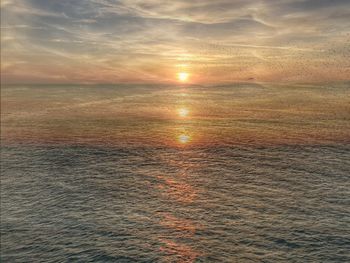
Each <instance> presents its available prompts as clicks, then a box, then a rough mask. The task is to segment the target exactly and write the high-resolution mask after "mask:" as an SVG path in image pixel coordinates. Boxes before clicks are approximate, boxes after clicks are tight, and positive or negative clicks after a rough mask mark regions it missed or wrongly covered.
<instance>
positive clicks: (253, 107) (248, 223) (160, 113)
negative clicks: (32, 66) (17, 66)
mask: <svg viewBox="0 0 350 263" xmlns="http://www.w3.org/2000/svg"><path fill="white" fill-rule="evenodd" d="M349 94H350V92H349V86H348V85H347V84H327V85H326V84H325V85H314V86H313V85H282V84H281V85H270V84H234V85H225V86H215V87H213V86H210V87H204V86H177V87H174V86H161V85H158V86H156V85H95V86H94V85H81V86H76V85H65V86H62V85H56V86H54V85H51V86H48V85H40V86H39V85H20V86H19V85H18V86H5V87H3V89H2V98H1V100H2V101H1V102H2V103H1V107H2V111H1V114H2V115H1V121H2V122H1V140H2V149H1V174H2V179H1V260H3V261H4V262H66V261H76V262H347V261H349V260H350V257H349V253H348V251H349V250H350V231H349V225H350V216H349V214H350V199H349V196H350V190H349V189H350V179H349V170H350V161H349V160H350V154H349V150H350V145H349V141H350V133H349V130H350V129H349V128H350V122H349V117H350V116H349V112H350V106H349V101H350V100H349Z"/></svg>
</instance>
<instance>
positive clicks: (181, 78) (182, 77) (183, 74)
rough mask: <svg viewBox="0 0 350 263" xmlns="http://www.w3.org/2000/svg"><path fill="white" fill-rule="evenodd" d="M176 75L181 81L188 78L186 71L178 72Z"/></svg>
mask: <svg viewBox="0 0 350 263" xmlns="http://www.w3.org/2000/svg"><path fill="white" fill-rule="evenodd" d="M177 77H178V79H179V80H180V81H181V82H186V81H187V79H188V73H187V72H180V73H179V74H177Z"/></svg>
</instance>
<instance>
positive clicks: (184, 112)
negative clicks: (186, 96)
mask: <svg viewBox="0 0 350 263" xmlns="http://www.w3.org/2000/svg"><path fill="white" fill-rule="evenodd" d="M177 112H178V114H179V116H180V117H182V118H184V117H187V116H188V114H189V112H190V111H189V109H188V108H185V107H182V108H179V109H178V110H177Z"/></svg>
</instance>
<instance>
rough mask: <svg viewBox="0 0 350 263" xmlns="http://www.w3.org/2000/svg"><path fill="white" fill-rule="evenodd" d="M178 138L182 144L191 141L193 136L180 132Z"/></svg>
mask: <svg viewBox="0 0 350 263" xmlns="http://www.w3.org/2000/svg"><path fill="white" fill-rule="evenodd" d="M177 140H178V142H179V143H181V144H187V143H189V142H190V141H191V136H189V135H188V134H180V135H179V136H178V137H177Z"/></svg>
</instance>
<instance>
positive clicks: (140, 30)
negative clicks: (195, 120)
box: [1, 0, 350, 84]
mask: <svg viewBox="0 0 350 263" xmlns="http://www.w3.org/2000/svg"><path fill="white" fill-rule="evenodd" d="M349 17H350V1H349V0H333V1H331V0H269V1H256V0H254V1H253V0H216V1H213V0H192V1H188V0H148V1H146V0H84V1H83V0H50V1H48V0H2V1H1V47H2V48H1V49H2V51H1V56H2V61H1V74H2V82H5V83H120V82H136V83H172V82H176V81H178V80H177V78H176V75H177V74H179V72H186V73H188V74H189V78H188V82H189V83H198V84H207V83H208V84H209V83H223V82H238V81H267V82H325V81H343V80H349V78H350V77H349V76H350V59H349V57H350V19H349Z"/></svg>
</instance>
